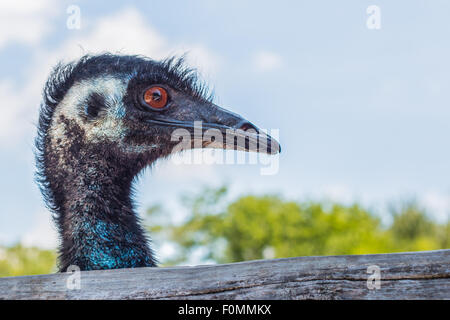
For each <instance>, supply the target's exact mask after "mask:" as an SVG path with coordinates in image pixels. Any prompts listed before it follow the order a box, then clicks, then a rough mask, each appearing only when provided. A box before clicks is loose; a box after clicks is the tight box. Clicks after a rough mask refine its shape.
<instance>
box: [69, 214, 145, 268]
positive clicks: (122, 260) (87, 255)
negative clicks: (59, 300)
mask: <svg viewBox="0 0 450 320" xmlns="http://www.w3.org/2000/svg"><path fill="white" fill-rule="evenodd" d="M79 229H82V230H83V231H85V232H82V233H83V234H85V236H84V237H83V239H78V240H80V242H82V246H83V250H81V251H79V252H77V254H76V257H75V260H79V261H83V262H84V263H83V265H84V270H99V269H117V268H136V267H140V266H146V265H148V266H150V265H151V261H150V259H149V258H148V257H147V256H144V257H143V256H142V255H141V254H139V253H138V252H137V250H135V249H134V248H133V247H132V243H133V240H134V234H133V233H132V232H127V233H125V237H124V238H125V239H124V241H122V242H120V243H117V236H118V235H120V234H122V235H123V233H121V232H120V230H119V226H118V225H117V224H114V223H111V222H106V221H103V220H98V221H96V222H95V223H92V222H90V221H83V222H82V223H81V224H80V225H79ZM77 233H78V232H77ZM78 234H79V233H78Z"/></svg>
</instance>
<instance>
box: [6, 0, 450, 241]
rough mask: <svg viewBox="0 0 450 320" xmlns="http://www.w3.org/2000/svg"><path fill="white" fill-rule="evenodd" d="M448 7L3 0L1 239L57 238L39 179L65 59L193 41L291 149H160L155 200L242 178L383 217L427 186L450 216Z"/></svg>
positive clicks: (227, 88) (167, 201)
mask: <svg viewBox="0 0 450 320" xmlns="http://www.w3.org/2000/svg"><path fill="white" fill-rule="evenodd" d="M373 5H375V6H376V8H377V15H376V16H374V12H373V11H371V10H369V11H368V8H369V7H370V6H373ZM448 12H450V2H448V1H445V0H442V1H439V0H434V1H425V0H423V1H418V0H417V1H406V0H404V1H401V0H398V1H381V0H380V1H375V0H373V1H364V0H353V1H352V0H345V1H331V0H329V1H279V2H277V3H276V4H274V2H273V1H270V2H269V1H221V2H219V1H206V0H204V1H200V0H193V1H128V2H119V1H95V2H94V1H69V2H65V1H56V0H43V1H33V0H30V1H20V0H18V1H8V2H6V1H2V2H0V101H1V105H0V108H1V109H0V110H1V114H0V177H1V180H0V197H1V198H0V199H1V201H2V206H1V207H0V245H9V244H13V243H16V242H19V241H20V242H22V243H23V244H25V245H36V246H41V247H46V248H53V247H55V245H56V243H57V240H56V235H55V232H54V228H53V227H52V224H51V221H50V213H49V212H48V211H47V210H46V208H45V206H44V204H43V201H42V198H41V195H40V193H39V190H38V188H37V186H36V184H35V182H34V155H33V141H34V137H35V134H36V122H37V116H38V108H39V104H40V101H41V90H42V87H43V84H44V82H45V80H46V77H47V76H48V74H49V72H50V70H51V68H52V66H54V65H55V64H56V63H57V62H58V61H61V60H62V61H70V60H72V59H76V58H77V57H80V56H81V55H83V54H85V53H98V52H104V51H110V52H120V53H131V54H142V55H146V56H148V57H151V58H154V59H161V58H164V57H167V56H169V55H174V54H175V55H179V54H183V53H185V52H187V61H188V63H189V64H190V65H191V66H193V67H195V68H197V69H198V70H199V72H200V74H201V75H202V78H203V79H204V80H205V81H206V82H207V83H208V84H209V85H210V86H211V87H212V88H213V89H214V92H215V103H216V104H218V105H220V106H222V107H224V108H227V109H229V110H232V111H233V112H237V113H239V114H241V115H242V116H244V117H245V118H247V119H249V120H250V121H251V122H253V123H254V124H256V125H257V126H259V127H261V128H264V129H267V130H269V132H270V130H278V132H279V141H280V143H281V146H282V153H281V154H280V155H279V156H276V157H273V158H271V159H268V158H261V159H260V161H259V162H258V163H257V164H249V163H246V164H226V165H224V164H222V165H221V164H206V163H202V164H181V165H180V164H179V162H180V159H181V160H183V159H186V158H189V157H191V156H193V154H189V153H188V154H185V155H183V156H179V157H174V158H172V159H170V160H166V161H161V162H158V163H157V164H156V165H155V166H154V167H153V168H151V169H148V170H146V171H145V173H144V174H143V175H142V176H141V177H140V179H139V180H138V181H137V182H136V189H137V195H136V197H137V203H138V204H139V207H138V210H139V212H140V213H142V212H145V208H147V207H148V206H150V205H152V204H155V203H160V204H162V205H164V206H166V207H167V208H169V210H171V211H172V213H175V215H176V213H177V212H178V211H182V208H181V207H180V206H179V204H178V199H179V198H180V196H182V195H186V194H195V192H199V191H200V190H201V189H202V188H203V187H204V186H220V185H222V184H227V185H229V187H230V196H231V197H233V196H234V197H236V196H238V195H240V194H243V193H255V194H264V193H275V194H279V195H281V196H283V197H285V198H286V199H294V200H299V201H301V200H305V199H330V200H334V201H339V202H343V203H351V202H353V201H359V202H361V203H363V204H364V205H366V206H368V207H371V208H376V210H378V211H377V212H379V213H380V215H381V216H384V218H386V217H387V215H386V210H385V209H386V207H387V205H388V204H389V203H391V202H392V201H395V200H399V199H400V200H401V199H409V198H411V197H415V198H416V199H417V200H418V201H419V202H420V203H421V204H422V205H423V206H425V207H426V208H427V209H428V210H429V212H430V214H431V215H432V217H433V218H434V219H436V220H437V221H440V222H444V221H447V219H449V214H450V148H449V137H450V125H449V123H450V106H449V101H450V80H449V76H448V75H449V74H450V59H449V57H450V41H449V35H450V22H449V20H448ZM75 18H78V19H75ZM74 19H75V20H74ZM373 19H375V20H373ZM368 20H369V21H368ZM74 21H76V23H74ZM373 21H376V23H375V24H373ZM374 26H376V27H379V28H373V27H374ZM78 27H79V28H78ZM200 153H201V155H202V156H204V157H206V159H207V158H208V157H211V155H210V154H209V153H205V152H200ZM238 154H240V155H237V156H242V154H241V153H238ZM177 159H178V160H177ZM268 161H270V162H268ZM269 163H270V165H272V164H273V165H275V166H274V168H275V169H276V170H275V171H274V172H273V173H274V174H271V175H263V174H262V171H263V170H262V169H264V168H267V167H268V166H269Z"/></svg>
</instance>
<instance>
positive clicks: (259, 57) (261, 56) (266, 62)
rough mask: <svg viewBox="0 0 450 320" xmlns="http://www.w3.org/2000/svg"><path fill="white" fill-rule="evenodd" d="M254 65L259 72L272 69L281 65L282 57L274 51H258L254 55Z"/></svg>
mask: <svg viewBox="0 0 450 320" xmlns="http://www.w3.org/2000/svg"><path fill="white" fill-rule="evenodd" d="M254 65H255V68H256V70H258V71H261V72H266V71H273V70H276V69H279V68H280V67H281V66H282V65H283V59H282V57H281V56H280V55H278V54H276V53H274V52H269V51H260V52H258V53H257V54H256V55H255V56H254Z"/></svg>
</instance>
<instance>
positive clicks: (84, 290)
mask: <svg viewBox="0 0 450 320" xmlns="http://www.w3.org/2000/svg"><path fill="white" fill-rule="evenodd" d="M369 266H378V267H379V269H380V275H381V280H380V286H381V287H380V289H368V286H367V280H368V277H369V276H371V274H370V273H367V268H368V267H369ZM71 275H72V274H69V273H59V274H50V275H37V276H23V277H9V278H0V299H450V250H437V251H426V252H409V253H395V254H375V255H349V256H323V257H298V258H286V259H274V260H257V261H248V262H240V263H232V264H223V265H203V266H195V267H174V268H137V269H118V270H102V271H83V272H81V273H80V274H79V275H80V285H81V289H79V290H77V289H73V290H70V289H68V288H67V285H66V283H67V280H68V278H69V277H70V276H71Z"/></svg>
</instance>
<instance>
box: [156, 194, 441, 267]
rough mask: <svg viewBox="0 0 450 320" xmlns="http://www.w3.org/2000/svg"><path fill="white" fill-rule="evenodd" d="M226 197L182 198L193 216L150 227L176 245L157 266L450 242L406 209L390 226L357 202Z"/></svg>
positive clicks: (412, 208)
mask: <svg viewBox="0 0 450 320" xmlns="http://www.w3.org/2000/svg"><path fill="white" fill-rule="evenodd" d="M226 193H227V190H226V188H219V189H206V190H204V191H203V192H202V193H201V194H200V195H198V196H194V197H192V198H187V199H184V203H185V204H186V205H188V207H189V208H190V212H191V214H190V215H189V216H188V217H187V219H186V220H185V221H184V222H183V223H181V224H173V223H166V224H157V225H153V227H152V228H151V229H152V232H153V233H154V234H155V233H156V234H157V236H158V235H159V237H160V240H163V239H165V240H166V241H167V240H169V241H173V242H174V243H176V244H177V250H176V251H177V255H176V257H175V258H173V259H171V260H168V261H163V262H164V263H165V264H166V265H172V264H179V263H182V262H185V261H187V260H188V258H189V257H190V256H191V255H192V254H193V252H195V251H198V250H199V249H201V250H200V251H201V252H202V253H203V256H202V260H203V261H207V260H213V261H215V262H218V263H224V262H236V261H243V260H252V259H261V258H282V257H292V256H308V255H340V254H368V253H387V252H399V251H415V250H432V249H439V248H445V247H448V244H449V239H448V231H449V226H448V225H446V226H440V225H437V224H435V223H433V222H432V221H431V220H430V219H429V218H428V217H427V215H426V213H425V212H424V211H423V210H422V209H420V208H419V207H417V206H414V205H412V204H411V205H409V206H406V207H403V208H401V209H400V210H398V211H395V212H394V214H393V217H394V218H393V223H392V225H390V226H388V227H383V226H382V224H381V222H380V219H379V217H377V216H376V215H375V214H374V213H373V212H371V211H369V210H367V209H364V208H363V207H361V206H360V205H358V204H353V205H347V206H346V205H342V204H335V203H327V202H323V203H320V202H305V203H297V202H294V201H285V200H283V199H282V198H281V197H279V196H276V195H266V196H252V195H248V196H242V197H240V198H238V199H237V200H235V201H233V202H231V203H228V202H227V201H226V200H225V199H226V197H225V196H226ZM161 213H163V211H162V210H161V208H158V207H153V208H152V210H150V211H149V215H151V216H152V218H153V219H155V218H157V217H158V215H161ZM152 221H155V220H152ZM159 221H160V222H161V221H162V219H160V220H159ZM166 221H167V219H166Z"/></svg>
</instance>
